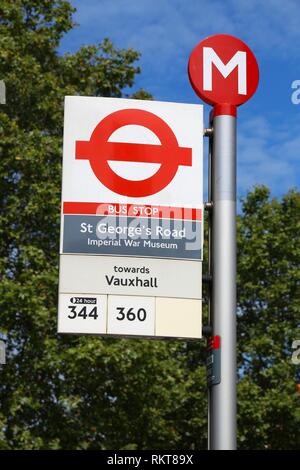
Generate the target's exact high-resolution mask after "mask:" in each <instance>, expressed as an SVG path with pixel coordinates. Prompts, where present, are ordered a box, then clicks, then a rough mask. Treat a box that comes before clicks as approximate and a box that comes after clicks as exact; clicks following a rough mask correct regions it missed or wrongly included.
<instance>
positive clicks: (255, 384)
mask: <svg viewBox="0 0 300 470" xmlns="http://www.w3.org/2000/svg"><path fill="white" fill-rule="evenodd" d="M242 210H243V214H242V216H241V217H240V218H239V231H238V233H239V244H238V251H239V263H238V273H239V281H238V283H239V285H238V299H239V302H238V305H239V320H238V338H239V367H240V376H241V378H240V384H239V403H240V412H239V423H240V445H241V446H242V447H243V448H262V449H299V447H300V435H299V425H300V404H299V400H300V397H299V392H298V391H297V389H296V384H297V383H299V382H300V380H299V379H300V374H299V372H300V371H299V366H298V368H297V366H296V365H294V364H293V363H292V360H291V359H292V352H293V350H292V343H293V341H294V340H295V339H300V331H299V318H300V315H299V314H300V307H299V305H300V290H299V285H300V244H299V240H300V217H299V216H300V193H299V192H297V191H295V190H291V191H290V192H289V193H288V194H286V195H285V196H284V197H283V198H282V200H281V201H278V200H277V199H275V198H273V199H270V193H269V190H268V189H267V188H265V187H260V188H256V190H255V191H254V192H252V193H249V194H248V196H247V198H245V200H244V203H243V207H242Z"/></svg>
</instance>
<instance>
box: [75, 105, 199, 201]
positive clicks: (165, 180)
mask: <svg viewBox="0 0 300 470" xmlns="http://www.w3.org/2000/svg"><path fill="white" fill-rule="evenodd" d="M128 125H137V126H143V127H145V128H146V129H149V130H150V131H152V132H153V134H155V135H156V136H157V137H158V139H159V141H160V145H157V144H155V145H153V144H142V143H134V142H132V143H128V142H109V138H110V137H111V135H112V134H113V133H114V132H115V131H116V130H118V129H120V128H122V127H124V126H128ZM76 159H83V160H89V162H90V165H91V168H92V170H93V172H94V174H95V175H96V177H97V178H98V180H99V181H100V182H101V183H102V184H104V186H106V187H107V188H108V189H110V190H111V191H114V192H115V193H117V194H120V195H123V196H128V197H144V196H150V195H152V194H155V193H158V192H159V191H161V190H162V189H164V188H165V187H166V186H167V185H168V184H169V183H170V182H171V181H172V179H173V178H174V176H175V175H176V173H177V170H178V167H179V166H180V165H183V166H191V165H192V149H191V148H188V147H181V146H179V144H178V141H177V139H176V136H175V134H174V132H173V131H172V129H171V128H170V126H169V125H168V124H167V123H166V122H165V121H164V120H163V119H161V118H160V117H159V116H157V115H155V114H153V113H151V112H149V111H146V110H143V109H121V110H118V111H114V112H112V113H111V114H109V115H108V116H106V117H105V118H104V119H102V120H101V121H100V122H99V123H98V124H97V126H96V127H95V129H94V130H93V132H92V134H91V137H90V140H88V141H82V140H78V141H76ZM109 161H123V162H136V163H144V164H145V165H147V163H157V164H159V165H160V166H159V169H158V170H157V171H156V172H155V173H154V174H153V175H152V176H150V177H148V178H145V179H141V180H134V179H127V178H124V177H122V176H120V175H118V174H117V173H116V172H115V171H114V170H113V169H112V168H111V166H110V165H109V163H108V162H109Z"/></svg>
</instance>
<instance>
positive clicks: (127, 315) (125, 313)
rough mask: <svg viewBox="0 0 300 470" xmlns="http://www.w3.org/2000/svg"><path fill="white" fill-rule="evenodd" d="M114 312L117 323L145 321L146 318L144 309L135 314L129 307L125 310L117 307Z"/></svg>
mask: <svg viewBox="0 0 300 470" xmlns="http://www.w3.org/2000/svg"><path fill="white" fill-rule="evenodd" d="M116 310H117V311H118V314H117V317H116V319H117V320H119V321H122V320H128V321H134V320H139V321H145V320H146V317H147V312H146V310H145V309H144V308H139V309H138V310H137V311H136V312H135V311H134V308H132V307H130V308H129V309H126V308H125V307H117V308H116Z"/></svg>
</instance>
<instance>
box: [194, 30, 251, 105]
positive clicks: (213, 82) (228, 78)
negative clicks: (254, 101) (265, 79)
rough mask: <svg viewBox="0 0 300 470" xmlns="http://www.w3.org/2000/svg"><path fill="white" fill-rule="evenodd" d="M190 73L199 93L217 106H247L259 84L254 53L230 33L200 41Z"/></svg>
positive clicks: (203, 98) (205, 99)
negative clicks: (245, 104) (244, 104)
mask: <svg viewBox="0 0 300 470" xmlns="http://www.w3.org/2000/svg"><path fill="white" fill-rule="evenodd" d="M188 72H189V79H190V82H191V84H192V87H193V88H194V90H195V92H196V94H197V95H198V96H199V97H200V98H201V99H202V100H203V101H205V102H206V103H208V104H211V105H213V106H214V105H224V104H226V105H233V106H239V105H241V104H243V103H245V102H246V101H247V100H249V98H251V96H252V95H253V94H254V93H255V90H256V88H257V85H258V81H259V70H258V65H257V62H256V59H255V57H254V54H253V53H252V51H251V50H250V49H249V47H248V46H247V45H246V44H245V43H244V42H243V41H241V40H240V39H238V38H235V37H234V36H229V35H227V34H217V35H215V36H210V37H208V38H206V39H204V40H203V41H201V42H199V44H197V46H196V47H195V48H194V50H193V51H192V54H191V56H190V60H189V65H188Z"/></svg>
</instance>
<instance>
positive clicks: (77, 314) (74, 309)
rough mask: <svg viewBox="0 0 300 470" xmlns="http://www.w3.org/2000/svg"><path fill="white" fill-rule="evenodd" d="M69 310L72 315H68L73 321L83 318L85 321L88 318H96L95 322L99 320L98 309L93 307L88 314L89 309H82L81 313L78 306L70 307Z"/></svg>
mask: <svg viewBox="0 0 300 470" xmlns="http://www.w3.org/2000/svg"><path fill="white" fill-rule="evenodd" d="M68 308H69V309H70V310H71V312H70V314H69V315H68V318H70V319H71V320H74V319H75V318H76V317H81V318H83V319H84V320H86V319H87V318H94V320H97V318H98V316H99V315H98V314H97V307H93V308H92V310H91V311H90V312H89V313H88V312H87V309H88V307H86V306H85V307H82V308H81V309H80V310H79V311H77V306H76V305H68Z"/></svg>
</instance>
